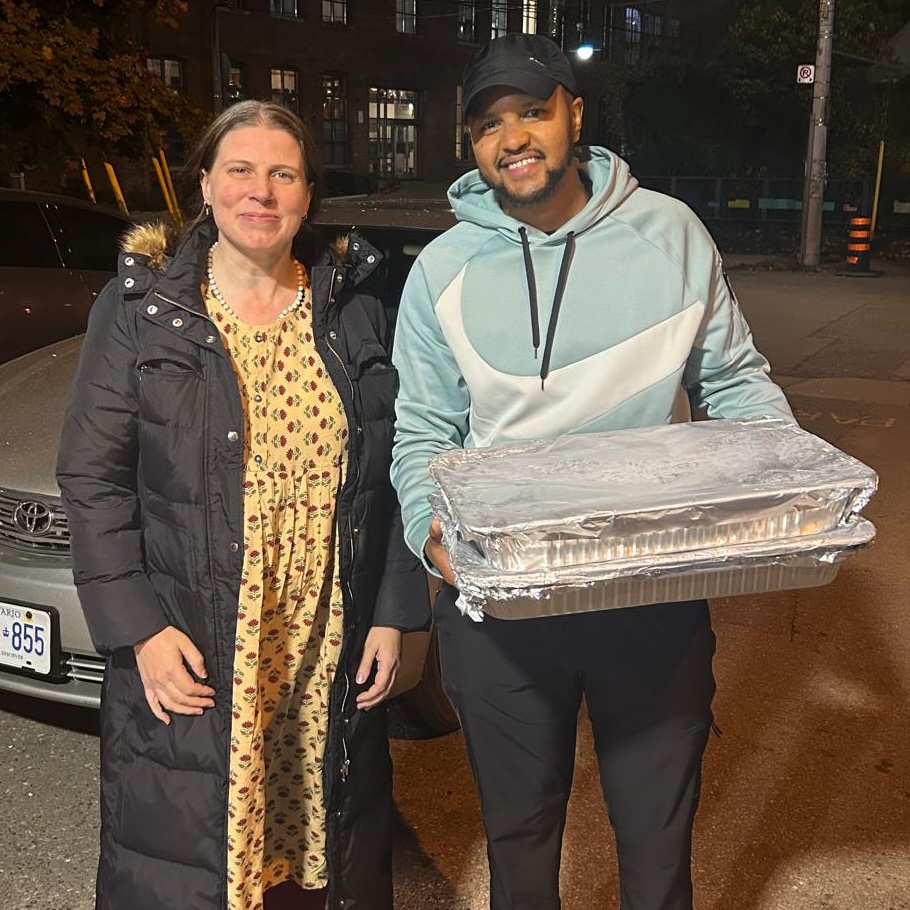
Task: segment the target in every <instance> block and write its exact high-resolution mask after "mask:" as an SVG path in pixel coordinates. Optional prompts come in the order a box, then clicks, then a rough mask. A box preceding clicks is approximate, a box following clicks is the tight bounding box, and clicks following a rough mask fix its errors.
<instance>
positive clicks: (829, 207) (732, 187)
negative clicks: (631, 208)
mask: <svg viewBox="0 0 910 910" xmlns="http://www.w3.org/2000/svg"><path fill="white" fill-rule="evenodd" d="M639 181H640V183H641V184H642V186H646V187H648V188H649V189H654V190H659V191H660V192H662V193H667V194H668V195H670V196H675V197H676V198H677V199H681V200H683V202H686V203H687V204H688V205H689V206H690V207H691V208H692V209H693V210H694V211H695V212H696V213H697V214H698V215H699V216H700V217H701V218H702V219H703V220H705V221H716V220H726V221H742V222H751V223H756V222H757V223H759V224H760V223H764V222H780V223H795V224H799V222H800V220H801V218H802V208H803V181H802V180H795V179H775V178H771V177H765V178H760V177H759V178H754V179H742V178H725V177H640V178H639ZM903 200H907V201H903ZM871 207H872V187H871V186H870V185H868V182H866V183H864V182H862V181H856V182H850V181H836V180H832V181H829V182H828V184H827V185H826V187H825V197H824V202H823V206H822V220H823V222H824V223H827V224H847V223H848V222H849V220H850V218H852V217H854V216H855V215H857V214H870V213H871ZM878 219H879V221H880V222H887V223H890V224H893V225H895V226H897V225H907V226H910V187H890V188H887V191H886V192H883V193H882V195H881V196H880V198H879V208H878Z"/></svg>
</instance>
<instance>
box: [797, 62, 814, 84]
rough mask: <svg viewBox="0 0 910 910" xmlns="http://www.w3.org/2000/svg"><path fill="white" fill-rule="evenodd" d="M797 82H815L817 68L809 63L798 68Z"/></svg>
mask: <svg viewBox="0 0 910 910" xmlns="http://www.w3.org/2000/svg"><path fill="white" fill-rule="evenodd" d="M796 81H797V82H799V83H811V82H815V67H814V66H812V65H811V64H809V63H802V64H800V65H799V66H798V67H797V68H796Z"/></svg>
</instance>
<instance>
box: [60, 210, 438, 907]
mask: <svg viewBox="0 0 910 910" xmlns="http://www.w3.org/2000/svg"><path fill="white" fill-rule="evenodd" d="M140 233H141V232H140ZM213 238H214V226H213V225H212V224H211V223H210V222H209V223H207V224H203V225H201V226H200V227H197V228H196V229H195V230H194V231H193V232H192V233H191V234H190V235H189V236H188V238H187V239H186V240H185V241H184V242H183V243H182V244H181V246H180V247H179V249H178V250H177V252H176V254H175V256H174V259H173V260H172V261H171V262H170V263H169V264H168V265H167V266H166V268H164V269H163V270H161V269H158V268H156V267H155V266H156V265H157V264H159V263H162V264H163V259H162V258H161V256H160V254H161V252H162V251H161V249H160V248H159V249H152V248H151V247H156V246H160V240H159V239H158V237H157V235H155V233H154V232H151V234H149V232H148V231H146V232H145V245H146V248H145V249H144V251H139V250H137V249H134V250H133V251H130V252H127V253H125V254H124V255H122V256H121V259H120V270H119V276H118V278H116V279H115V280H113V281H112V282H111V283H110V284H109V285H108V286H107V288H106V289H105V290H104V292H103V293H102V294H101V296H100V297H99V298H98V301H97V302H96V304H95V306H94V307H93V309H92V313H91V319H90V323H89V330H88V334H87V337H86V340H85V346H84V348H83V351H82V359H81V361H80V365H79V370H78V373H77V376H76V380H75V384H74V389H73V397H72V401H71V403H70V407H69V411H68V412H67V416H66V422H65V427H64V432H63V440H62V444H61V449H60V458H59V465H58V481H59V484H60V488H61V490H62V492H63V502H64V506H65V508H66V512H67V515H68V517H69V522H70V529H71V532H72V546H73V562H74V575H75V580H76V584H77V586H78V589H79V595H80V598H81V602H82V606H83V609H84V611H85V615H86V619H87V622H88V625H89V629H90V631H91V633H92V636H93V638H94V640H95V644H96V645H97V647H98V648H99V650H101V651H102V652H104V653H108V654H109V655H110V656H109V659H108V664H107V672H106V676H105V683H104V690H103V694H102V806H101V812H102V834H101V863H100V867H99V873H98V891H97V905H96V906H97V908H98V910H125V908H129V910H224V908H225V907H226V874H225V870H226V857H227V797H228V767H229V747H230V743H229V740H230V728H231V686H232V668H233V661H234V641H235V632H236V616H237V604H238V592H239V585H240V575H241V568H242V562H243V496H242V483H243V472H244V464H243V452H244V415H243V411H242V407H241V399H240V394H239V391H238V388H237V381H236V379H235V377H234V373H233V371H232V367H231V363H230V359H229V356H228V354H227V352H226V350H225V349H224V347H223V345H222V343H221V338H220V336H219V333H218V331H217V329H216V328H215V326H214V325H213V324H212V323H211V322H210V321H209V319H208V318H207V316H206V312H205V309H204V305H203V302H202V299H201V295H200V290H199V289H200V284H201V283H202V281H203V280H204V270H205V263H206V253H207V250H208V248H209V246H210V244H211V242H212V240H213ZM138 242H139V243H142V242H143V240H142V237H141V236H140V237H139V239H138ZM378 258H379V257H378V254H377V253H376V252H375V251H374V250H372V249H371V248H369V247H368V245H367V244H366V243H365V242H364V241H363V240H360V239H357V238H356V237H353V236H352V238H351V239H350V241H349V243H348V249H347V258H346V259H345V260H344V261H342V260H341V259H340V258H339V256H338V255H337V254H336V253H335V252H334V251H326V252H325V253H324V254H323V255H322V257H321V259H320V261H319V262H318V264H315V265H313V264H311V265H310V277H311V281H312V286H313V327H314V334H315V339H316V346H317V349H318V351H319V353H320V355H321V357H322V359H323V361H324V363H325V366H326V368H327V370H328V372H329V374H330V376H331V377H332V380H333V382H334V384H335V386H336V388H337V389H338V391H339V393H340V394H341V396H342V398H343V400H344V406H345V411H346V413H347V418H348V423H349V427H350V431H351V432H350V440H351V443H350V450H349V453H348V458H349V461H348V468H347V472H346V481H345V484H344V488H343V490H342V493H341V496H340V500H339V503H338V509H337V522H338V533H339V535H340V539H341V547H340V552H341V573H342V578H343V579H344V581H345V584H344V608H345V619H344V623H345V637H344V650H343V653H342V658H341V662H340V664H339V672H338V673H337V674H336V677H335V681H334V684H333V687H332V692H331V699H330V706H329V714H330V718H329V738H328V745H327V748H326V756H325V777H324V785H325V799H326V803H327V810H328V811H327V818H328V832H327V834H328V864H329V877H330V900H329V906H330V907H331V908H341V907H344V910H390V908H391V905H392V898H391V856H390V852H391V849H390V843H391V830H390V829H391V820H392V802H391V766H390V759H389V753H388V744H387V740H386V723H385V712H384V710H383V709H381V708H380V709H373V710H371V711H368V712H364V711H358V710H357V709H356V704H355V696H356V694H357V692H358V691H360V688H361V687H358V686H357V685H356V683H355V682H354V675H355V671H356V667H357V664H358V661H359V658H360V655H361V653H362V646H363V642H364V639H365V636H366V633H367V631H368V629H369V628H370V626H371V625H372V624H377V625H390V626H397V627H399V628H401V629H405V630H408V629H417V628H423V627H425V626H426V625H427V624H428V620H429V604H428V599H427V586H426V577H425V575H424V572H423V569H422V567H421V565H420V564H419V562H418V560H417V559H416V558H414V557H413V556H412V555H411V554H410V552H409V551H408V550H407V548H406V547H405V544H404V540H403V537H402V531H401V524H400V518H399V517H398V509H397V503H396V500H395V495H394V493H393V491H392V488H391V485H390V483H389V462H390V458H391V448H392V425H393V413H394V409H393V406H394V397H395V393H396V390H397V376H396V373H395V370H394V368H393V367H392V365H391V362H390V360H389V356H388V353H387V345H386V343H385V342H386V339H385V334H386V328H385V319H384V314H383V312H382V307H381V306H380V305H379V304H378V302H377V301H376V300H375V299H373V298H372V297H370V296H368V295H366V294H364V293H362V292H360V291H358V285H359V284H360V283H361V281H362V280H363V279H364V278H365V277H366V276H367V275H368V274H369V272H370V271H371V270H372V269H373V268H374V267H375V265H376V264H377V262H378ZM168 624H171V625H174V626H177V627H178V628H180V629H182V630H183V631H184V632H186V633H187V634H188V635H189V636H190V637H191V638H192V640H193V641H194V642H195V643H196V645H197V647H198V648H199V649H200V650H201V651H202V653H203V655H204V657H205V664H206V668H207V670H208V673H209V683H210V685H212V686H213V687H214V688H215V690H216V696H215V707H214V708H213V709H210V710H208V711H206V712H205V713H204V714H202V715H201V716H182V715H172V716H171V724H170V725H169V726H166V725H165V724H163V723H161V722H160V721H159V720H157V719H156V718H155V717H154V716H153V715H152V713H151V711H150V710H149V708H148V706H147V704H146V701H145V697H144V694H143V690H142V684H141V681H140V678H139V673H138V671H137V668H136V662H135V657H134V653H133V649H132V647H131V646H132V645H133V644H134V643H135V642H137V641H139V640H141V639H143V638H145V637H147V636H149V635H151V634H152V633H154V632H156V631H158V630H159V629H161V628H163V627H164V626H165V625H168Z"/></svg>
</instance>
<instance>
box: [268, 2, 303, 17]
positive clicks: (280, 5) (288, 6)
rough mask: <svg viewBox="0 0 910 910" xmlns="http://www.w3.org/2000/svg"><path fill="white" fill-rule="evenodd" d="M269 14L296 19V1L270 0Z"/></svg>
mask: <svg viewBox="0 0 910 910" xmlns="http://www.w3.org/2000/svg"><path fill="white" fill-rule="evenodd" d="M271 12H272V15H273V16H289V17H290V18H292V19H296V18H297V0H271Z"/></svg>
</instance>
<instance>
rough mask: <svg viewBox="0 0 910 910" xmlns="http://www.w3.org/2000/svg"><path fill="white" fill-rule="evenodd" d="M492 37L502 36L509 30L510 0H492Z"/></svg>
mask: <svg viewBox="0 0 910 910" xmlns="http://www.w3.org/2000/svg"><path fill="white" fill-rule="evenodd" d="M492 2H493V5H492V7H491V8H490V38H491V39H492V38H501V37H502V36H503V35H505V34H507V33H508V31H509V0H492Z"/></svg>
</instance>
